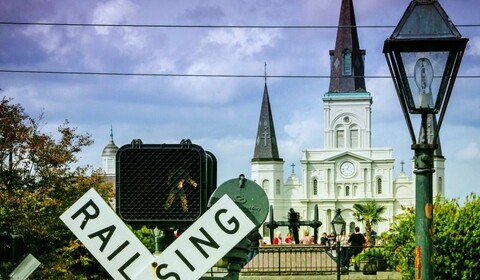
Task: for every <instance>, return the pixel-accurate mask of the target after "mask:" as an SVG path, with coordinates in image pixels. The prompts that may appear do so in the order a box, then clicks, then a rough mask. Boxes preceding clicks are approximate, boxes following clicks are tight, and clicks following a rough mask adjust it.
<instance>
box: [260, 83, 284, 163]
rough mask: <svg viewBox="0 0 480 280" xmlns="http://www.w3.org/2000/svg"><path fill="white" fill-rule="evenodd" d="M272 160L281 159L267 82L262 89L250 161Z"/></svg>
mask: <svg viewBox="0 0 480 280" xmlns="http://www.w3.org/2000/svg"><path fill="white" fill-rule="evenodd" d="M263 160H274V161H283V160H282V159H281V158H280V156H279V153H278V146H277V138H276V136H275V126H274V124H273V117H272V109H271V107H270V99H269V97H268V89H267V83H266V82H265V88H264V90H263V100H262V107H261V111H260V119H259V121H258V130H257V138H256V142H255V151H254V153H253V159H252V161H263Z"/></svg>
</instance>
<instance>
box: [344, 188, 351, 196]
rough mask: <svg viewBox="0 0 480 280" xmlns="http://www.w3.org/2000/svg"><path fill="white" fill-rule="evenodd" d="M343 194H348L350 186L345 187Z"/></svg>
mask: <svg viewBox="0 0 480 280" xmlns="http://www.w3.org/2000/svg"><path fill="white" fill-rule="evenodd" d="M345 196H350V186H346V187H345Z"/></svg>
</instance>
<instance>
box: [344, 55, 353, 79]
mask: <svg viewBox="0 0 480 280" xmlns="http://www.w3.org/2000/svg"><path fill="white" fill-rule="evenodd" d="M343 75H345V76H350V75H352V52H351V51H350V50H345V51H344V52H343Z"/></svg>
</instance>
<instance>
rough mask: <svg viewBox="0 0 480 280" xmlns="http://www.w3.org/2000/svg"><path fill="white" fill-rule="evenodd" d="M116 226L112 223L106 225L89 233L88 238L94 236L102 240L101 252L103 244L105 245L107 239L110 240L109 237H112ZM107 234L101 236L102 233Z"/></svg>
mask: <svg viewBox="0 0 480 280" xmlns="http://www.w3.org/2000/svg"><path fill="white" fill-rule="evenodd" d="M115 229H116V227H115V226H114V225H111V226H109V227H106V228H104V229H101V230H99V231H97V232H94V233H91V234H89V235H88V237H89V238H90V239H92V238H94V237H98V238H100V240H102V245H101V246H100V252H103V249H105V246H107V244H108V241H110V238H111V237H112V235H113V233H114V232H115ZM105 233H106V234H107V235H106V236H103V234H105Z"/></svg>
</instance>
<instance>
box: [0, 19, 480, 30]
mask: <svg viewBox="0 0 480 280" xmlns="http://www.w3.org/2000/svg"><path fill="white" fill-rule="evenodd" d="M0 25H33V26H71V27H132V28H244V29H249V28H252V29H253V28H257V29H333V28H335V29H336V28H352V27H356V28H395V26H394V25H356V26H352V25H344V26H339V25H197V24H196V25H190V24H118V23H66V22H63V23H62V22H19V21H2V22H0ZM455 26H456V27H480V24H456V25H455Z"/></svg>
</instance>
